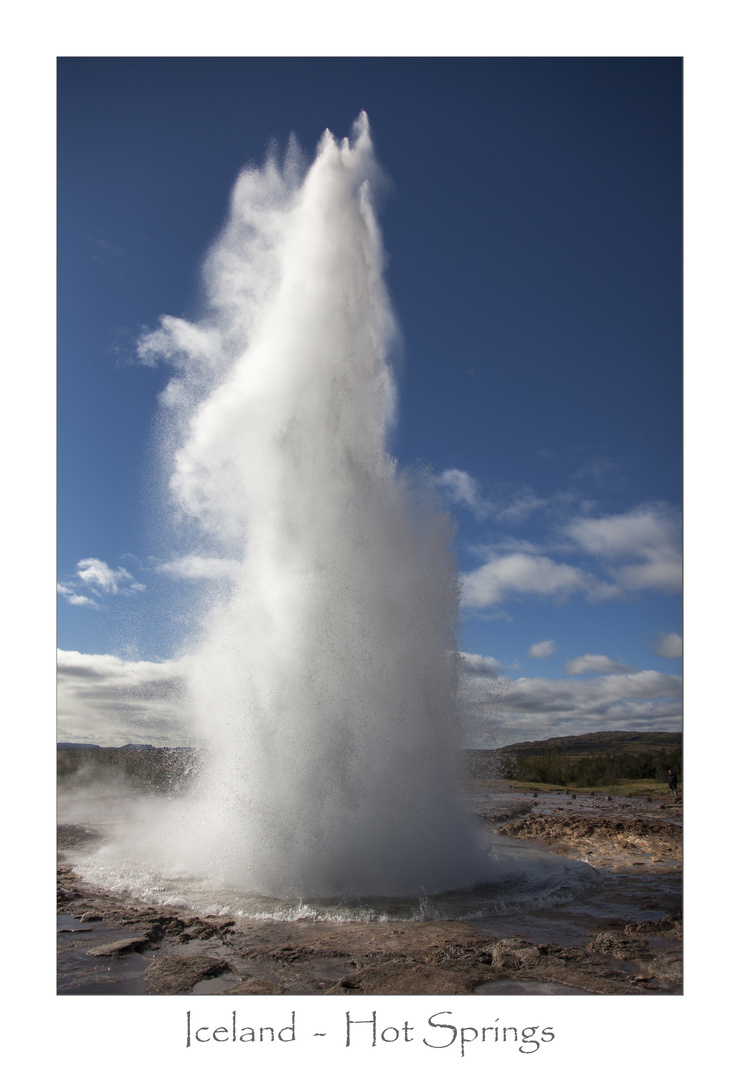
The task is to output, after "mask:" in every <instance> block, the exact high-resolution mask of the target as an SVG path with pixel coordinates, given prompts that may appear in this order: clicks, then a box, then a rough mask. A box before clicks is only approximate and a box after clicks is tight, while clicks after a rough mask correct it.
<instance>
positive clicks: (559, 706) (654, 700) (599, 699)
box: [506, 671, 682, 739]
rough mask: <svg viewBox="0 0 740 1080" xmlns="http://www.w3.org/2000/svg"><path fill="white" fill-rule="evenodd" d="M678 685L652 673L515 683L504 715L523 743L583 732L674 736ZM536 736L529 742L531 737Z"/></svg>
mask: <svg viewBox="0 0 740 1080" xmlns="http://www.w3.org/2000/svg"><path fill="white" fill-rule="evenodd" d="M681 690H682V683H681V679H680V677H679V676H677V675H664V674H662V673H661V672H658V671H637V672H634V673H620V674H613V675H602V676H600V677H598V678H595V679H583V680H581V679H517V680H516V681H514V682H513V683H512V686H511V690H510V692H509V694H507V697H506V709H507V712H509V713H510V714H511V716H512V719H513V722H514V723H515V725H516V726H517V727H521V729H522V730H523V731H525V732H527V734H526V735H522V737H521V738H522V739H525V738H530V737H534V738H546V737H550V736H553V735H577V734H580V733H583V732H587V731H601V730H604V731H606V730H611V731H620V730H628V731H640V730H645V731H663V730H673V731H675V730H678V729H679V728H680V724H681ZM533 731H536V732H537V734H536V735H534V736H532V735H531V733H532V732H533Z"/></svg>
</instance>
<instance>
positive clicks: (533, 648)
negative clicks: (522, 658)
mask: <svg viewBox="0 0 740 1080" xmlns="http://www.w3.org/2000/svg"><path fill="white" fill-rule="evenodd" d="M555 648H556V646H555V642H554V641H537V642H535V644H534V645H530V646H529V648H528V649H527V656H531V657H532V659H534V660H544V659H545V658H546V657H548V656H552V654H553V653H554V652H555Z"/></svg>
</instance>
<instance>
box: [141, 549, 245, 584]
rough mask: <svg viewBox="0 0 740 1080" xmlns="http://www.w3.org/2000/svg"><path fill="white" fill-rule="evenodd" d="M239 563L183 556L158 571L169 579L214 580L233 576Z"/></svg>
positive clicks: (164, 564)
mask: <svg viewBox="0 0 740 1080" xmlns="http://www.w3.org/2000/svg"><path fill="white" fill-rule="evenodd" d="M238 566H239V563H238V562H237V561H236V560H234V559H219V558H216V557H215V556H207V555H183V556H181V557H180V558H179V559H172V560H171V561H170V562H166V563H161V564H160V565H159V566H158V567H157V570H158V571H159V572H160V573H161V574H167V576H168V577H173V578H180V579H183V580H186V581H195V580H211V581H212V580H214V579H219V578H227V577H231V576H233V574H234V572H235V571H236V569H237V568H238Z"/></svg>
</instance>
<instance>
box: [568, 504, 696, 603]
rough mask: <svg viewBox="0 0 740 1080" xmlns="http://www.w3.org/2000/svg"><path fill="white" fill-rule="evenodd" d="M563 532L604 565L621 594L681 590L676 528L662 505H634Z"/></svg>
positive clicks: (583, 520)
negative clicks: (633, 507)
mask: <svg viewBox="0 0 740 1080" xmlns="http://www.w3.org/2000/svg"><path fill="white" fill-rule="evenodd" d="M564 532H565V534H566V535H567V536H568V537H569V538H570V539H571V540H572V541H573V542H574V543H576V544H577V545H578V546H579V547H580V548H582V549H583V550H584V551H585V552H587V553H588V554H589V555H591V556H595V557H597V558H598V559H600V560H601V561H603V562H606V563H607V564H608V566H609V569H610V573H611V576H612V577H613V579H614V581H615V582H616V584H617V585H618V586H620V587H621V589H623V590H626V591H637V590H640V589H652V590H656V591H658V592H679V591H680V589H681V585H682V577H683V573H682V561H681V550H680V524H679V521H678V518H677V515H676V514H675V512H674V511H673V510H672V509H671V508H670V507H667V506H665V505H664V504H656V505H646V506H638V507H637V508H636V509H634V510H631V511H629V512H628V513H625V514H614V515H612V516H610V517H600V518H593V517H592V518H585V517H581V518H576V519H575V520H574V521H572V522H570V523H569V524H568V525H566V526H565V528H564Z"/></svg>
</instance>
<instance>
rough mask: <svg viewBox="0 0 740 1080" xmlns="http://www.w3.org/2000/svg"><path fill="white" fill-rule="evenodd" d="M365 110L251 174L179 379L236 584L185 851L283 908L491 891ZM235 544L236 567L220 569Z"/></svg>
mask: <svg viewBox="0 0 740 1080" xmlns="http://www.w3.org/2000/svg"><path fill="white" fill-rule="evenodd" d="M379 179H380V174H379V170H378V166H377V164H376V162H375V159H374V156H373V148H372V143H371V139H370V133H369V128H368V123H367V118H366V116H365V115H364V114H362V115H361V116H360V118H359V119H358V120H357V122H356V124H355V127H354V130H353V135H352V140H351V141H350V140H347V139H345V140H344V141H343V142H342V143H341V144H338V143H337V142H335V140H334V138H333V136H332V135H331V134H330V133H329V132H326V134H325V135H324V137H323V139H322V141H321V143H320V145H319V148H318V153H317V156H316V159H315V161H314V163H313V164H312V166H311V167H310V169H309V170H308V171H307V172H305V173H304V172H303V171H302V169H301V166H300V162H299V157H298V152H297V150H296V148H295V147H293V146H292V145H291V147H290V148H289V151H288V154H287V156H286V160H285V162H284V163H283V164H278V163H277V162H276V161H275V160H269V161H268V163H267V164H266V165H265V166H264V168H262V169H260V170H257V169H247V170H245V171H244V172H243V173H242V174H241V175H240V177H239V179H238V181H237V183H236V186H235V188H234V192H233V197H232V205H231V210H230V216H229V218H228V221H227V223H226V225H225V227H224V230H223V232H222V235H221V237H220V238H219V240H218V241H217V243H216V244H215V246H214V248H213V250H212V252H211V254H210V255H209V258H208V260H207V263H206V283H207V290H208V302H209V307H208V311H207V314H206V315H205V317H204V318H203V319H202V320H201V321H200V322H199V323H197V324H191V323H186V322H184V321H183V320H178V319H172V318H165V319H163V320H162V326H161V328H160V329H158V330H156V331H155V332H153V333H151V334H149V335H148V336H147V337H145V338H144V339H143V341H142V343H141V345H140V349H141V352H142V354H143V355H144V356H147V355H149V356H151V355H153V354H154V353H159V354H164V355H166V356H167V358H168V359H169V360H170V361H171V362H172V363H173V364H174V365H175V368H176V371H175V375H174V377H173V379H172V381H171V382H170V385H169V387H168V389H167V391H166V392H165V395H164V403H165V406H166V408H168V409H169V410H170V414H171V416H172V424H171V430H172V432H173V439H172V444H171V447H170V449H171V451H172V454H173V457H172V471H171V480H170V488H171V491H172V493H173V495H174V497H175V498H176V500H177V502H178V505H179V507H180V510H181V511H182V514H183V515H184V518H183V520H185V521H187V520H191V521H192V522H194V523H195V525H196V526H197V529H198V535H199V536H200V538H201V539H200V542H201V550H200V552H199V554H200V556H201V557H205V556H207V557H208V558H209V559H211V560H213V562H212V564H211V565H214V566H218V567H220V568H221V570H222V572H223V573H224V575H225V576H224V578H223V583H224V584H223V588H222V589H221V590H220V592H219V595H218V598H217V600H216V601H215V603H212V605H211V607H210V610H209V611H208V612H207V614H206V616H205V618H204V621H203V630H202V635H201V639H200V641H199V644H198V647H197V649H196V650H195V651H194V653H193V655H192V657H191V660H190V664H189V675H188V694H189V699H190V708H191V710H192V713H193V715H194V717H195V718H196V720H197V723H198V724H199V725H200V728H201V732H202V737H203V741H204V743H205V744H206V747H207V751H206V754H205V764H204V768H203V771H202V774H201V776H200V778H199V780H198V783H197V785H196V788H195V791H194V792H193V794H192V796H191V797H190V799H189V802H188V803H187V804H186V806H185V808H184V809H183V808H181V810H180V811H179V813H178V825H177V827H174V826H170V830H171V831H170V830H168V835H167V839H166V845H165V846H166V847H167V850H168V852H169V854H170V855H172V854H173V852H174V853H177V855H178V857H179V859H180V863H181V866H182V867H183V868H184V867H185V866H187V867H188V868H189V869H191V870H192V871H193V872H194V873H196V874H198V875H199V876H202V877H206V878H208V879H209V880H212V881H217V882H221V883H223V884H227V885H229V886H231V887H235V888H238V889H242V890H245V891H249V892H256V893H261V894H263V895H267V896H273V897H297V896H303V897H311V896H314V897H316V896H323V897H329V896H347V897H352V896H355V897H357V896H418V895H419V894H422V893H424V892H426V893H433V892H439V891H442V890H448V889H453V888H461V887H462V888H464V887H467V886H470V885H473V884H474V883H475V882H476V881H478V880H480V878H481V877H482V876H485V871H483V869H482V865H481V863H482V861H483V857H482V855H481V854H480V853H479V851H478V849H477V846H476V842H475V840H474V837H473V834H472V830H471V828H470V826H469V825H468V823H467V820H466V818H465V815H464V813H463V810H462V808H461V805H460V800H459V796H458V778H457V772H458V764H457V763H458V756H459V735H458V711H459V704H458V686H457V667H456V665H457V652H456V625H457V607H458V596H457V584H456V577H455V569H454V563H453V557H452V554H451V551H450V544H451V538H452V530H451V526H450V523H449V521H448V519H447V517H446V516H445V515H444V514H443V513H442V512H441V511H440V509H439V507H438V506H437V504H436V500H435V498H434V495H433V492H432V491H431V489H430V485H429V484H428V483H426V482H425V481H424V478H423V477H413V476H410V475H407V474H405V473H403V472H401V471H399V469H398V467H397V465H396V463H395V462H394V461H393V459H392V458H391V457H390V456H389V453H388V450H387V448H386V435H387V431H388V428H389V425H390V424H391V423H392V420H393V414H394V381H393V377H392V374H391V371H390V368H389V365H388V353H389V349H390V348H391V347H392V343H393V338H394V335H395V326H394V319H393V314H392V310H391V307H390V303H389V300H388V297H387V294H386V290H385V287H384V283H383V273H382V271H383V262H384V254H383V248H382V243H381V237H380V233H379V230H378V225H377V222H376V216H375V212H374V208H373V190H374V186H375V185H376V184H377V182H378V180H379ZM214 555H217V556H218V558H219V560H220V562H218V563H216V561H215V559H214Z"/></svg>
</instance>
